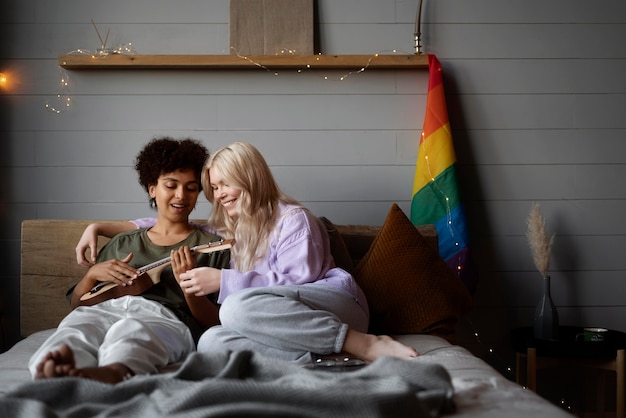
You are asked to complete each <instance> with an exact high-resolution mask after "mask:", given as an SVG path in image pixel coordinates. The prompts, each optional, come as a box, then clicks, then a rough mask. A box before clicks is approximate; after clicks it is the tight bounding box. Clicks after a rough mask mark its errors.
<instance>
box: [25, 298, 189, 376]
mask: <svg viewBox="0 0 626 418" xmlns="http://www.w3.org/2000/svg"><path fill="white" fill-rule="evenodd" d="M61 343H66V344H67V345H69V346H70V348H71V349H72V351H73V352H74V359H75V361H76V367H78V368H83V367H96V366H105V365H108V364H112V363H118V362H119V363H123V364H125V365H126V366H127V367H128V368H130V369H131V370H132V371H133V372H134V373H135V374H150V373H156V372H157V371H158V369H159V368H160V367H163V366H166V365H168V364H170V363H174V362H177V361H180V360H183V359H184V358H185V357H187V355H188V354H189V353H191V352H193V351H194V350H195V344H194V340H193V337H192V336H191V332H190V331H189V328H188V327H187V326H186V325H185V324H183V323H182V322H181V321H180V320H179V319H178V318H177V317H176V315H174V313H173V312H172V311H170V310H169V309H167V308H166V307H164V306H163V305H161V304H160V303H157V302H154V301H151V300H148V299H145V298H143V297H141V296H124V297H121V298H118V299H110V300H107V301H105V302H102V303H99V304H97V305H94V306H86V307H78V308H76V309H74V310H73V311H72V312H70V313H69V314H68V315H67V316H66V317H65V318H64V319H63V320H62V321H61V323H60V324H59V326H58V328H57V329H56V331H55V332H54V333H53V334H52V335H51V336H50V337H49V338H48V339H47V340H46V341H45V342H44V343H43V344H42V346H41V347H40V348H39V349H38V350H37V352H35V354H33V356H32V357H31V359H30V361H29V363H28V368H29V369H30V372H31V374H32V375H33V376H34V375H35V372H36V369H37V365H38V364H39V363H40V362H41V359H42V358H43V357H44V356H45V355H46V354H47V353H49V352H51V351H53V350H56V349H58V348H59V346H60V345H61Z"/></svg>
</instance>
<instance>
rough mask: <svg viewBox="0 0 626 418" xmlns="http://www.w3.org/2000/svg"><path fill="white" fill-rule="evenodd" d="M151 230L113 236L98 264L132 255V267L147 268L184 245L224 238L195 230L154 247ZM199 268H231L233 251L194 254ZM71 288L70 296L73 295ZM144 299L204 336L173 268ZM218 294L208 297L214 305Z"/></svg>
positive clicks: (202, 329)
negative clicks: (185, 236) (184, 236)
mask: <svg viewBox="0 0 626 418" xmlns="http://www.w3.org/2000/svg"><path fill="white" fill-rule="evenodd" d="M148 229H149V228H144V229H136V230H132V231H128V232H123V233H121V234H118V235H116V236H114V237H113V238H112V239H111V240H110V241H109V242H108V243H107V244H106V245H105V246H104V247H103V248H102V249H101V250H100V252H99V254H98V259H97V262H102V261H106V260H111V259H114V258H116V259H119V260H121V259H124V258H125V257H126V256H127V255H128V254H129V253H131V252H132V253H133V258H132V260H131V261H130V263H129V264H130V265H131V266H133V267H136V268H140V267H143V266H146V265H148V264H150V263H153V262H155V261H158V260H161V259H163V258H166V257H169V256H170V253H171V251H172V250H175V249H178V248H180V247H182V246H183V245H187V246H189V247H190V248H192V247H194V246H196V245H202V244H208V243H210V242H215V241H219V240H220V239H221V238H220V237H219V236H217V235H214V234H211V233H208V232H205V231H202V230H199V229H194V230H193V231H192V232H191V233H190V234H189V236H188V237H187V238H185V239H184V240H182V241H180V242H179V243H177V244H174V245H167V246H162V245H155V244H153V243H152V242H151V241H150V239H149V238H148V234H147V231H148ZM195 260H196V267H215V268H219V269H222V268H228V265H229V262H230V251H228V250H221V251H216V252H212V253H206V254H205V253H195ZM72 290H73V288H72V289H70V291H69V292H68V295H70V296H71V291H72ZM141 296H143V297H144V298H146V299H150V300H153V301H156V302H159V303H161V304H162V305H164V306H165V307H167V308H169V309H170V310H171V311H172V312H173V313H174V314H175V315H176V316H177V317H178V318H179V319H180V320H181V321H182V322H184V323H185V324H186V325H187V326H188V327H189V329H190V331H191V333H192V335H193V337H194V339H195V340H196V341H197V340H198V338H200V335H202V332H203V331H204V328H203V327H202V326H200V324H198V322H197V321H196V320H195V319H194V317H193V315H192V314H191V310H190V309H189V306H187V302H186V301H185V296H184V294H183V291H182V289H181V288H180V285H179V284H178V282H177V281H176V278H175V277H174V273H173V272H172V267H171V265H168V266H167V267H165V269H163V271H162V272H161V276H160V282H159V283H157V284H155V285H154V286H152V287H151V288H150V289H148V290H146V291H145V292H144V293H143V294H142V295H141ZM216 296H217V295H215V294H212V295H207V297H208V298H209V299H210V300H211V301H213V302H215V301H216V299H217V297H216Z"/></svg>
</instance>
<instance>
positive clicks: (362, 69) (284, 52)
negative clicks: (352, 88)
mask: <svg viewBox="0 0 626 418" xmlns="http://www.w3.org/2000/svg"><path fill="white" fill-rule="evenodd" d="M230 49H231V51H232V52H233V53H234V54H235V55H236V56H237V57H239V58H241V59H242V60H245V61H248V62H249V63H251V64H253V65H255V66H257V67H258V68H260V69H262V70H265V71H267V72H269V73H272V74H273V75H274V76H278V75H280V73H279V71H278V70H275V69H272V68H270V67H268V66H267V65H264V64H262V63H260V62H258V61H255V60H254V59H253V58H252V57H250V56H248V55H244V54H241V53H239V51H237V50H236V49H235V48H234V47H232V46H231V47H230ZM385 53H393V54H403V55H406V54H408V53H407V52H401V51H398V50H397V49H392V50H385V51H380V52H377V53H374V54H372V55H371V56H370V57H369V58H368V60H367V62H366V63H365V65H363V66H362V67H360V68H359V69H358V70H353V71H349V72H347V73H345V74H343V75H341V76H339V77H329V76H328V75H326V74H323V75H321V76H320V78H322V79H323V80H325V81H328V80H334V81H344V80H345V79H346V78H348V77H349V76H351V75H353V74H361V73H363V72H365V71H366V70H367V69H368V68H369V67H370V65H371V64H372V62H373V61H374V60H375V59H376V58H377V57H379V56H380V55H381V54H385ZM276 55H295V51H294V50H284V49H283V50H281V53H280V54H276ZM320 56H322V54H318V58H316V60H317V61H319V57H320ZM314 69H315V67H314V66H313V65H311V64H306V66H305V67H303V68H297V69H295V72H296V73H298V74H301V73H304V72H306V71H307V70H314Z"/></svg>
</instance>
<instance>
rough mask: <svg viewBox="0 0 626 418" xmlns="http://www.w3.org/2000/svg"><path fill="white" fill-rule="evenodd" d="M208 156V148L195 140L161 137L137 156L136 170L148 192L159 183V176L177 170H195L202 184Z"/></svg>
mask: <svg viewBox="0 0 626 418" xmlns="http://www.w3.org/2000/svg"><path fill="white" fill-rule="evenodd" d="M208 156H209V151H208V150H207V148H206V147H205V146H204V145H202V144H201V143H200V142H199V141H197V140H195V139H191V138H185V139H174V138H170V137H160V138H155V139H153V140H152V141H150V142H149V143H148V144H147V145H146V146H144V147H143V149H142V150H141V151H140V152H139V154H137V158H136V159H135V170H137V173H138V174H139V183H140V184H141V185H142V186H143V188H144V189H146V191H149V190H148V189H149V187H150V186H151V185H155V184H157V183H158V180H159V176H161V175H162V174H165V173H172V172H174V171H177V170H188V169H191V170H193V171H194V172H195V173H196V176H197V177H198V182H199V183H201V182H200V178H201V175H202V168H203V167H204V163H205V161H206V159H207V157H208ZM200 190H202V185H201V184H200Z"/></svg>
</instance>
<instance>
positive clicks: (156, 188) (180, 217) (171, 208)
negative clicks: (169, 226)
mask: <svg viewBox="0 0 626 418" xmlns="http://www.w3.org/2000/svg"><path fill="white" fill-rule="evenodd" d="M200 190H201V187H200V180H199V179H198V177H197V176H196V174H195V172H194V171H193V170H191V169H189V170H177V171H174V172H171V173H165V174H161V175H160V176H159V178H158V180H157V184H154V185H151V186H149V188H148V191H149V193H150V197H151V198H154V199H155V201H156V206H157V210H158V212H159V217H164V218H166V219H168V220H169V221H171V222H187V221H188V219H189V215H190V214H191V212H192V211H193V209H194V208H195V207H196V202H197V201H198V195H199V194H200Z"/></svg>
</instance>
